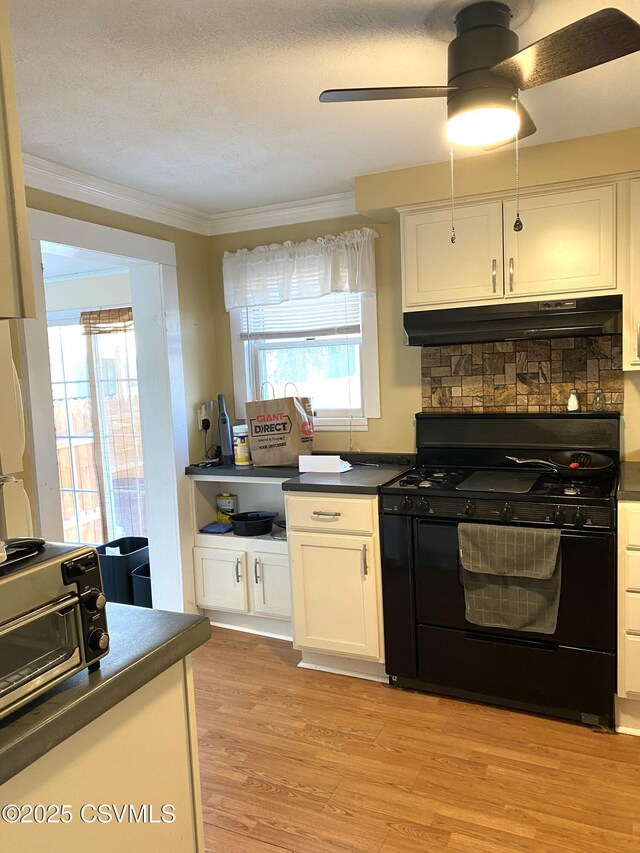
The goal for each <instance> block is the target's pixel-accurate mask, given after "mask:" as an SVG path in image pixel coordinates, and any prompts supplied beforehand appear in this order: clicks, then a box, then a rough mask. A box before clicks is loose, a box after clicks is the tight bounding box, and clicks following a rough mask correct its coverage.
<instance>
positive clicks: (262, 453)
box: [247, 387, 313, 468]
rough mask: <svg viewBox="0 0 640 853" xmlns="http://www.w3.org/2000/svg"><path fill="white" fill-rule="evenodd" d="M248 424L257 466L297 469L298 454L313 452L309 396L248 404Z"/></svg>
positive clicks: (311, 414) (251, 447)
mask: <svg viewBox="0 0 640 853" xmlns="http://www.w3.org/2000/svg"><path fill="white" fill-rule="evenodd" d="M285 392H286V387H285ZM247 425H248V427H249V449H250V451H251V458H252V459H253V464H254V466H255V467H258V468H267V467H273V466H275V465H277V466H283V467H289V466H295V467H296V468H297V467H298V457H299V456H306V455H308V454H310V453H311V451H312V448H313V409H312V407H311V400H310V399H309V397H298V396H295V397H276V398H275V399H270V400H254V401H253V402H250V403H247Z"/></svg>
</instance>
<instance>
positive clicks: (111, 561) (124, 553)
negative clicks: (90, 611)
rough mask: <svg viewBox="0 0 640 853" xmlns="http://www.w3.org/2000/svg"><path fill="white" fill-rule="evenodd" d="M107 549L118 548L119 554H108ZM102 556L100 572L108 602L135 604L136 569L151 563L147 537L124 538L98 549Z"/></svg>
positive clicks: (100, 546)
mask: <svg viewBox="0 0 640 853" xmlns="http://www.w3.org/2000/svg"><path fill="white" fill-rule="evenodd" d="M107 548H118V549H119V550H120V553H119V554H107V553H106V549H107ZM96 550H97V551H98V554H99V556H100V570H101V573H102V583H103V585H104V594H105V595H106V596H107V600H108V601H115V602H117V603H118V604H133V582H132V580H131V573H132V572H133V570H134V569H137V568H138V567H139V566H142V565H144V564H145V563H148V562H149V540H148V539H147V538H146V537H145V536H124V537H123V538H122V539H114V541H113V542H107V543H106V544H105V545H99V546H98V548H97V549H96Z"/></svg>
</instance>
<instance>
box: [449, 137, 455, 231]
mask: <svg viewBox="0 0 640 853" xmlns="http://www.w3.org/2000/svg"><path fill="white" fill-rule="evenodd" d="M449 150H450V156H449V162H450V163H451V242H452V243H455V242H456V223H455V201H454V187H453V144H452V145H451V146H450V149H449Z"/></svg>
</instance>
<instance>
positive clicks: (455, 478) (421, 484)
mask: <svg viewBox="0 0 640 853" xmlns="http://www.w3.org/2000/svg"><path fill="white" fill-rule="evenodd" d="M466 476H467V474H465V472H464V471H460V470H458V469H455V470H451V471H448V470H446V469H433V468H419V469H417V470H416V471H412V472H411V473H409V474H407V476H406V477H403V478H402V479H401V480H400V482H399V483H398V485H399V486H415V487H416V488H418V489H455V487H456V485H457V484H458V483H461V482H462V480H464V478H465V477H466Z"/></svg>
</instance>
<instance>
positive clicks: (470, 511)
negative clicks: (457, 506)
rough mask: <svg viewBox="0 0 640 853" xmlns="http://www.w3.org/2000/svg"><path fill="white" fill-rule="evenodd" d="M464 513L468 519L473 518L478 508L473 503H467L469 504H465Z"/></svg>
mask: <svg viewBox="0 0 640 853" xmlns="http://www.w3.org/2000/svg"><path fill="white" fill-rule="evenodd" d="M462 511H463V512H464V514H465V515H466V516H467V518H471V516H472V515H473V514H474V512H475V511H476V508H475V506H474V504H472V503H471V501H467V503H466V504H465V507H464V509H463V510H462Z"/></svg>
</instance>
